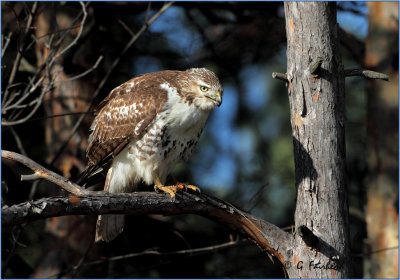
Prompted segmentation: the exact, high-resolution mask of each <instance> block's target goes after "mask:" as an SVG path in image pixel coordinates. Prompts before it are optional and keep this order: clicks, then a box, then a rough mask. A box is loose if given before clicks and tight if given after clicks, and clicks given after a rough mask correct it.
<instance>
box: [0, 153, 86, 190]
mask: <svg viewBox="0 0 400 280" xmlns="http://www.w3.org/2000/svg"><path fill="white" fill-rule="evenodd" d="M1 157H2V158H5V159H11V160H15V161H18V162H19V163H22V164H23V165H25V166H27V167H29V168H30V169H32V170H33V171H35V173H34V174H33V176H35V178H36V179H39V178H41V179H46V180H48V181H50V182H53V183H55V184H56V185H58V186H60V187H61V188H63V189H64V190H66V191H67V192H69V193H72V194H75V195H83V194H87V193H88V192H89V191H87V190H85V189H83V188H81V187H80V186H78V185H77V184H74V183H72V182H71V181H70V180H68V179H67V178H64V177H62V176H60V175H58V174H57V173H55V172H53V171H50V170H48V169H46V168H44V167H43V166H41V165H39V164H38V163H36V162H34V161H33V160H31V159H30V158H27V157H25V156H23V155H21V154H18V153H14V152H10V151H6V150H2V151H1ZM27 178H28V179H32V178H33V177H32V175H31V176H29V177H24V179H25V180H26V179H27Z"/></svg>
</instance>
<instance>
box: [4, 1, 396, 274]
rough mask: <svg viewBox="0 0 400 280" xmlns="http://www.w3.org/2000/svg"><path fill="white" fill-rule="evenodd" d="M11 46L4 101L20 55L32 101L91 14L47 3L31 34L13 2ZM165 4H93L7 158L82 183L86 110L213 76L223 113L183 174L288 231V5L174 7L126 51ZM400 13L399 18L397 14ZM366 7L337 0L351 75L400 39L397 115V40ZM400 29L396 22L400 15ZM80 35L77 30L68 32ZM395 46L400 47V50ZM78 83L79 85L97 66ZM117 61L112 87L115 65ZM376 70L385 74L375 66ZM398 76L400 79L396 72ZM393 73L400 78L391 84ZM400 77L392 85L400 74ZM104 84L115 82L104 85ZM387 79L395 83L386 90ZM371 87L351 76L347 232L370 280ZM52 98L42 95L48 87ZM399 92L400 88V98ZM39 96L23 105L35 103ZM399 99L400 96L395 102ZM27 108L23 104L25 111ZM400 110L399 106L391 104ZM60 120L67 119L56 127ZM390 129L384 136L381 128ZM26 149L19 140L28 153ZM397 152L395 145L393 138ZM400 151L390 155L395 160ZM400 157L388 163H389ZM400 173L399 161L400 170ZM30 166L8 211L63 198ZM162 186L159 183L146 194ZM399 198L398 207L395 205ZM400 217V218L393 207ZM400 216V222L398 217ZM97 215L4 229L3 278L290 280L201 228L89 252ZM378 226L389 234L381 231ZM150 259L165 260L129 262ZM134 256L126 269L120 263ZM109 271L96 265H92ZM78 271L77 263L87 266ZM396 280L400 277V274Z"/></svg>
mask: <svg viewBox="0 0 400 280" xmlns="http://www.w3.org/2000/svg"><path fill="white" fill-rule="evenodd" d="M1 4H2V46H3V48H4V46H5V42H6V38H8V37H7V36H9V38H10V41H9V44H8V45H7V48H5V52H4V55H3V56H2V100H3V101H4V91H5V89H6V87H10V84H9V77H10V73H11V69H12V67H13V65H14V63H15V60H16V56H17V50H18V48H20V47H23V52H22V53H23V55H22V57H23V59H22V60H21V63H20V67H19V69H18V71H17V73H16V77H15V79H14V81H13V84H12V87H11V88H10V92H12V93H18V92H20V93H21V92H23V90H24V89H25V87H27V86H28V82H29V79H30V78H32V77H34V75H35V73H45V70H43V68H40V67H41V65H42V64H43V62H45V61H46V58H47V57H48V55H49V53H51V52H52V51H53V52H54V53H57V52H59V51H60V50H61V49H63V48H65V47H66V46H67V45H68V44H70V43H71V42H72V41H73V39H74V38H75V37H76V35H77V34H78V31H79V28H80V23H81V21H82V16H79V13H80V12H81V11H82V9H81V5H80V4H79V3H78V2H39V3H38V6H37V11H36V13H35V16H34V18H33V23H32V26H31V28H30V29H26V26H27V22H28V18H29V14H30V11H32V6H33V3H32V2H27V3H24V2H2V3H1ZM162 4H163V3H161V2H153V3H151V5H150V6H149V4H148V2H90V3H89V4H88V5H87V7H86V10H87V13H88V15H87V18H86V21H85V23H84V25H83V32H82V34H81V36H80V38H79V40H78V41H77V43H76V44H75V45H73V46H72V47H71V48H70V49H69V51H67V52H66V53H64V54H63V55H62V56H61V57H60V58H58V59H57V63H55V64H54V65H52V68H51V69H52V71H54V72H53V75H54V76H53V78H54V80H55V81H58V80H61V81H62V82H60V83H57V82H54V85H53V87H52V88H51V90H49V92H47V93H46V95H45V97H44V99H43V103H42V104H41V105H40V106H39V108H38V109H37V111H36V112H35V113H34V114H33V115H32V116H31V117H29V118H28V119H26V120H24V121H22V122H21V123H20V124H17V125H4V124H3V125H2V139H1V140H2V148H3V149H6V150H11V151H16V152H19V153H25V154H26V155H27V156H28V157H30V158H31V159H33V160H35V161H37V162H38V163H40V164H42V165H44V166H47V167H49V168H50V169H51V170H54V171H56V172H58V173H60V174H63V175H64V176H66V177H68V178H71V179H72V180H75V179H76V178H77V176H78V174H79V173H80V172H81V171H82V170H83V168H84V166H85V164H86V159H85V149H86V146H87V137H88V134H89V125H90V123H91V121H92V119H93V116H92V114H91V113H89V114H87V116H86V117H85V119H84V121H83V122H82V124H81V125H80V126H79V129H78V131H77V133H76V134H75V135H74V136H73V138H72V139H71V141H69V142H67V143H68V144H67V145H66V147H65V148H64V149H63V150H60V149H61V148H62V145H63V143H65V142H66V141H67V139H68V137H69V135H70V132H71V131H72V128H73V126H74V125H75V124H76V123H77V121H78V119H79V117H80V116H81V114H76V113H77V112H84V111H85V110H86V109H87V106H88V104H89V102H90V101H91V100H92V99H93V94H94V93H95V92H96V90H97V91H98V92H99V93H98V95H97V96H95V97H94V99H93V103H94V104H95V105H96V104H98V103H99V102H100V101H101V100H102V99H103V98H104V97H105V96H106V95H107V94H108V93H109V91H110V90H112V89H113V88H114V87H116V86H118V85H120V84H121V83H123V82H125V81H127V80H128V79H130V78H131V77H132V76H135V75H138V74H141V73H147V72H153V71H159V70H165V69H178V70H183V69H187V68H190V67H206V68H208V69H210V70H213V71H214V72H215V73H216V74H217V75H218V77H219V78H220V80H221V81H222V83H223V85H224V89H225V90H224V96H223V103H222V106H221V107H219V108H217V109H216V110H215V111H214V112H213V113H212V115H211V116H210V119H209V121H208V123H207V126H206V128H205V130H204V132H203V134H202V136H201V139H200V142H199V144H198V146H197V148H196V150H195V152H194V154H193V156H192V158H191V160H190V161H189V162H188V163H182V164H178V165H177V166H176V168H175V171H174V176H175V177H176V178H178V179H179V180H180V181H184V182H190V183H193V184H196V185H197V186H199V187H200V188H201V189H202V191H204V192H206V193H210V194H212V195H215V196H217V197H219V198H221V199H224V200H227V201H229V202H231V203H233V204H235V205H237V206H239V207H241V208H243V209H246V210H250V209H251V212H252V213H253V214H255V215H257V216H259V217H262V218H263V219H265V220H267V221H269V222H272V223H274V224H276V225H277V226H279V227H285V228H286V229H287V230H288V231H290V230H291V225H292V224H293V212H294V206H295V189H294V162H293V146H292V137H291V126H290V115H289V104H288V97H287V90H286V87H285V83H284V82H282V81H279V80H274V79H272V77H271V73H272V72H274V71H276V72H282V73H284V72H286V53H285V51H286V32H285V20H284V10H283V3H281V2H269V3H267V2H232V3H231V2H215V3H214V2H177V3H175V4H174V5H173V6H172V7H170V8H169V9H168V10H167V11H166V12H165V13H164V14H163V15H161V16H160V17H159V18H158V19H157V20H156V21H155V22H154V23H153V24H152V25H150V27H149V29H148V30H147V31H146V32H144V33H143V34H142V35H141V36H140V37H139V39H138V40H137V41H136V42H135V43H134V44H133V46H132V47H131V48H129V50H128V51H127V52H126V53H124V54H123V55H122V56H121V53H122V51H123V49H124V48H125V46H126V44H127V43H128V41H129V40H130V39H131V38H132V36H133V34H132V33H137V32H139V30H140V28H141V27H142V26H143V24H144V22H145V20H146V19H148V18H150V17H151V16H153V15H154V14H155V13H156V12H157V11H158V10H159V9H160V8H161V6H162ZM397 10H398V8H397ZM368 13H369V11H368V6H367V4H366V3H365V2H340V3H338V23H339V25H340V28H341V30H340V32H341V42H338V43H340V44H341V46H342V48H341V51H342V56H343V64H344V66H345V68H349V67H363V66H365V57H366V54H365V42H366V41H367V40H368V39H367V38H368V36H371V34H369V33H373V34H375V35H376V34H381V35H382V36H381V39H380V40H387V41H389V42H391V43H393V44H394V45H393V51H392V52H390V53H384V51H380V50H379V49H378V50H376V52H377V53H384V54H385V55H386V56H385V57H384V58H382V61H386V62H385V63H386V64H389V66H388V67H389V68H385V69H386V70H387V71H386V72H385V73H386V74H390V75H391V85H392V86H391V87H389V88H388V89H386V90H387V91H390V92H391V93H390V95H388V96H389V97H388V98H392V99H390V101H389V103H390V104H391V106H392V107H391V108H392V109H393V110H397V109H398V98H397V92H398V83H397V76H393V75H397V73H398V52H397V49H398V47H397V46H398V39H397V38H395V37H396V36H393V34H397V33H398V25H397V31H396V30H394V31H393V30H391V32H392V33H390V32H386V31H383V30H381V29H373V30H372V29H371V28H370V29H368V24H369V18H368ZM395 21H397V22H398V16H397V19H395ZM71 26H72V27H73V28H71ZM395 44H397V45H395ZM100 56H102V60H101V62H100V64H99V65H98V67H97V68H95V69H92V71H90V73H88V74H87V75H85V76H84V77H82V78H80V79H75V80H71V77H74V76H76V75H78V74H80V73H82V72H84V71H86V70H87V69H90V68H91V67H93V65H94V64H95V62H96V61H97V60H98V58H99V57H100ZM117 58H120V61H119V63H118V64H117V66H116V67H115V68H113V70H112V71H111V72H110V76H109V77H108V78H107V79H104V77H105V75H106V74H107V71H108V70H109V69H111V67H112V63H113V61H115V59H117ZM375 70H377V69H375ZM388 71H391V72H390V73H387V72H388ZM393 73H394V74H393ZM392 77H393V78H392ZM102 82H105V83H104V86H102V87H101V88H99V85H101V83H102ZM381 83H384V82H382V81H381ZM368 86H371V85H368V84H367V83H366V81H365V80H364V79H362V78H360V77H353V78H348V79H346V106H347V108H346V109H347V111H346V113H347V121H346V145H347V147H346V153H347V155H346V156H347V159H346V160H347V178H348V189H349V195H350V225H351V228H350V231H351V238H352V240H351V241H352V254H353V257H354V258H353V261H354V269H355V277H373V276H376V275H375V274H373V272H371V271H373V269H371V266H373V265H374V264H373V263H371V262H369V257H370V256H371V254H373V252H372V250H371V248H372V247H371V244H369V243H368V242H366V240H367V239H366V238H367V231H366V212H365V208H366V205H367V204H368V196H367V185H368V180H367V178H368V174H369V168H368V156H369V153H368V147H369V146H368V143H367V142H368V140H367V139H368V130H367V120H368V110H370V109H371V107H370V106H367V105H368V95H367V88H368ZM42 88H43V87H42ZM396 88H397V89H396ZM40 90H41V87H39V88H38V89H36V91H34V92H33V94H32V96H30V97H28V98H27V100H26V101H25V102H24V103H23V104H26V103H27V102H30V101H34V100H35V98H37V96H39V94H40V92H41V91H40ZM393 96H394V97H393ZM19 98H21V96H16V97H15V100H14V101H11V103H13V102H14V103H15V102H16V100H18V99H19ZM5 105H6V106H7V104H4V102H3V104H2V109H3V111H2V120H8V121H11V120H18V119H22V118H23V117H24V116H27V115H28V114H29V112H31V111H32V107H33V106H26V107H23V108H17V109H15V108H14V109H8V110H4V108H5V107H4V106H5ZM393 107H394V108H393ZM58 114H69V115H68V116H58V117H51V116H54V115H58ZM392 120H393V123H392V124H391V130H390V133H391V135H392V134H393V135H395V136H396V137H397V131H398V118H397V115H396V116H395V117H394V118H393V119H392ZM378 133H381V132H378ZM19 142H20V143H19ZM393 145H396V147H397V138H396V139H393ZM397 154H398V152H397V149H396V150H394V151H392V153H391V155H392V156H393V158H395V160H394V161H395V164H397V158H398V157H397ZM386 159H387V160H390V159H389V158H386V157H385V158H383V160H386ZM397 166H398V165H397ZM29 173H30V171H28V169H26V168H25V167H23V166H21V165H19V164H16V163H13V162H9V161H7V162H3V163H2V175H1V176H2V177H1V178H2V204H3V205H4V204H7V205H12V204H15V203H21V202H24V201H27V200H28V199H35V198H40V197H44V196H49V195H55V194H60V193H61V192H60V190H58V187H57V186H55V185H52V184H50V183H48V182H45V181H40V182H38V183H34V184H32V182H21V181H20V174H29ZM388 180H389V181H390V184H391V185H393V186H395V187H393V188H390V192H391V193H390V194H389V195H390V196H395V197H397V184H398V175H397V174H392V175H390V176H388ZM149 190H152V187H149ZM397 204H398V200H396V204H395V205H396V207H397ZM396 211H397V212H396V213H398V208H397V209H396ZM396 215H397V214H396ZM94 222H95V217H62V218H55V219H49V220H47V221H38V222H34V223H31V224H28V225H23V226H17V227H15V228H3V230H2V266H3V267H2V268H3V269H2V276H3V277H6V278H25V277H40V278H47V277H50V278H53V277H68V278H74V277H80V278H82V277H83V278H85V277H96V278H106V277H113V278H148V277H150V278H159V277H163V278H181V277H183V278H225V277H229V278H270V277H271V278H272V277H273V278H280V277H284V274H283V270H282V268H281V267H280V265H279V262H278V261H276V260H275V261H274V259H273V258H271V259H270V258H268V257H267V256H266V255H265V254H263V253H262V252H261V251H260V250H259V249H258V248H257V247H256V246H255V245H253V244H251V243H250V242H247V241H243V240H241V239H240V237H238V236H237V234H236V233H234V232H231V231H229V230H228V229H227V228H224V227H222V226H220V225H218V224H215V223H214V222H211V221H208V220H206V219H204V218H201V217H197V216H192V215H185V216H178V217H162V216H148V217H127V223H126V227H125V230H124V232H123V234H121V235H120V236H119V237H118V238H117V239H116V240H115V241H113V242H111V243H109V244H106V243H102V244H98V245H94V246H93V247H90V246H89V244H90V240H91V238H92V237H93V235H94ZM377 226H378V225H377ZM236 239H237V240H240V242H238V244H237V245H236V246H231V247H228V248H224V249H216V248H215V249H213V248H210V249H209V250H204V251H203V252H201V253H196V252H192V253H180V252H177V251H179V250H190V249H195V248H200V247H208V246H218V245H219V244H223V243H226V242H229V241H230V240H236ZM149 249H151V250H152V251H157V252H161V253H164V254H163V255H154V254H147V253H143V254H138V255H137V256H129V255H127V254H132V253H141V252H146V250H149ZM123 255H126V256H125V258H121V259H119V260H115V259H110V258H113V257H116V256H123ZM98 260H100V261H99V262H98V263H95V264H90V262H92V261H98ZM79 264H80V266H79V268H78V269H76V270H74V269H73V267H74V266H76V265H79ZM397 271H398V270H397Z"/></svg>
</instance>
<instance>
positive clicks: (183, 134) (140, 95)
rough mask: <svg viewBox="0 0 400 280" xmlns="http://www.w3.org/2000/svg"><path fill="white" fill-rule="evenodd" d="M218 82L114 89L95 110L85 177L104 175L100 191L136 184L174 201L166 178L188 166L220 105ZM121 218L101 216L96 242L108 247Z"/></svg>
mask: <svg viewBox="0 0 400 280" xmlns="http://www.w3.org/2000/svg"><path fill="white" fill-rule="evenodd" d="M222 92H223V88H222V85H221V83H220V82H219V80H218V78H217V76H216V75H215V74H214V73H213V72H211V71H209V70H207V69H205V68H192V69H188V70H186V71H161V72H155V73H149V74H144V75H140V76H137V77H135V78H133V79H131V80H129V81H128V82H126V83H124V84H122V85H121V86H119V87H117V88H115V89H114V90H112V91H111V92H110V94H109V95H108V96H107V97H106V98H105V99H104V101H102V102H101V103H100V105H99V111H98V113H97V115H96V117H95V119H94V121H93V124H92V126H91V131H92V133H91V135H90V136H89V146H88V149H87V157H88V159H89V164H88V167H87V169H86V170H85V172H84V175H83V176H84V177H86V178H87V177H90V176H92V175H93V174H96V173H98V172H99V170H102V169H108V171H107V176H106V180H105V184H104V190H106V191H108V192H111V193H122V192H130V191H133V190H134V189H135V186H137V185H138V184H139V183H140V182H144V183H146V184H148V185H151V184H154V188H155V189H158V190H161V191H164V192H167V193H168V194H170V195H171V197H174V195H175V192H176V186H165V185H164V184H165V181H166V179H167V176H168V174H169V173H170V172H171V171H172V169H173V168H174V166H175V165H176V163H177V162H178V161H180V160H181V159H183V160H187V159H188V158H189V157H190V155H191V153H192V151H193V149H194V147H195V146H196V143H197V140H198V139H199V137H200V134H201V131H202V130H203V128H204V125H205V123H206V120H207V118H208V115H209V114H210V112H211V111H212V110H213V109H214V108H215V106H220V105H221V102H222ZM124 222H125V218H124V216H123V215H101V216H99V217H98V220H97V225H96V241H100V240H104V241H107V242H108V241H111V240H112V239H114V238H115V237H116V236H117V235H118V234H119V233H121V232H122V230H123V227H124Z"/></svg>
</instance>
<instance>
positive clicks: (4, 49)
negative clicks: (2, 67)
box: [1, 32, 12, 58]
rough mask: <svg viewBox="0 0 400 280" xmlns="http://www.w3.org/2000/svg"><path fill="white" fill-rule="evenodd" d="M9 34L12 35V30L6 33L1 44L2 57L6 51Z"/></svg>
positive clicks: (9, 39)
mask: <svg viewBox="0 0 400 280" xmlns="http://www.w3.org/2000/svg"><path fill="white" fill-rule="evenodd" d="M11 35H12V32H10V33H8V36H7V37H6V38H5V42H4V43H3V44H2V47H1V57H2V58H3V56H4V53H5V52H6V49H7V47H8V44H9V43H10V41H11Z"/></svg>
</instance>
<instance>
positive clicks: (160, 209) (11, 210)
mask: <svg viewBox="0 0 400 280" xmlns="http://www.w3.org/2000/svg"><path fill="white" fill-rule="evenodd" d="M1 156H2V158H6V159H11V160H15V161H18V162H20V163H22V164H24V165H26V166H28V167H29V168H31V169H32V170H34V171H35V174H38V175H35V176H38V177H40V178H43V179H46V180H49V181H51V182H54V183H56V184H57V185H59V186H60V187H62V188H63V189H65V190H66V191H68V192H70V193H73V194H74V195H73V196H64V197H50V198H42V199H39V200H35V201H29V202H24V203H20V204H16V205H12V206H3V207H2V209H1V214H2V215H1V223H2V226H12V225H17V224H22V223H27V222H32V221H36V220H39V219H46V218H50V217H57V216H65V215H99V214H131V215H146V214H161V215H167V216H168V215H179V214H196V215H200V216H203V217H206V218H208V219H211V220H214V221H217V222H219V223H220V224H223V225H226V226H228V227H229V228H231V229H233V230H236V231H238V232H240V233H242V234H243V235H244V236H246V237H247V238H249V239H250V240H252V241H253V242H254V243H256V244H257V245H258V246H259V247H260V248H261V249H262V250H263V251H267V252H268V253H270V254H271V255H274V256H276V257H277V258H278V259H279V261H280V262H281V263H282V264H285V262H286V261H287V258H288V255H290V252H291V249H290V246H291V244H292V241H293V239H294V237H293V236H292V235H290V234H289V233H287V232H285V231H283V230H281V229H280V228H278V227H277V226H275V225H273V224H270V223H268V222H266V221H264V220H262V219H260V218H257V217H255V216H253V215H252V214H250V213H247V212H244V211H242V210H240V209H238V208H237V207H235V206H233V205H232V204H230V203H228V202H225V201H223V200H220V199H218V198H215V197H212V196H209V195H206V194H204V193H201V194H200V193H197V192H195V193H187V192H179V193H177V195H176V196H175V198H174V199H171V197H170V196H169V195H168V194H164V193H162V194H157V193H154V192H135V193H107V192H103V191H101V192H95V191H88V190H85V189H83V188H81V187H80V186H78V185H76V184H74V183H72V182H71V181H69V180H68V179H66V178H64V177H62V176H60V175H58V174H56V173H54V172H52V171H50V170H47V169H45V168H44V167H42V166H40V165H39V164H37V163H36V162H34V161H33V160H31V159H29V158H27V157H25V156H23V155H20V154H17V153H14V152H9V151H4V150H3V151H2V153H1ZM31 177H32V176H28V178H31Z"/></svg>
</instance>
